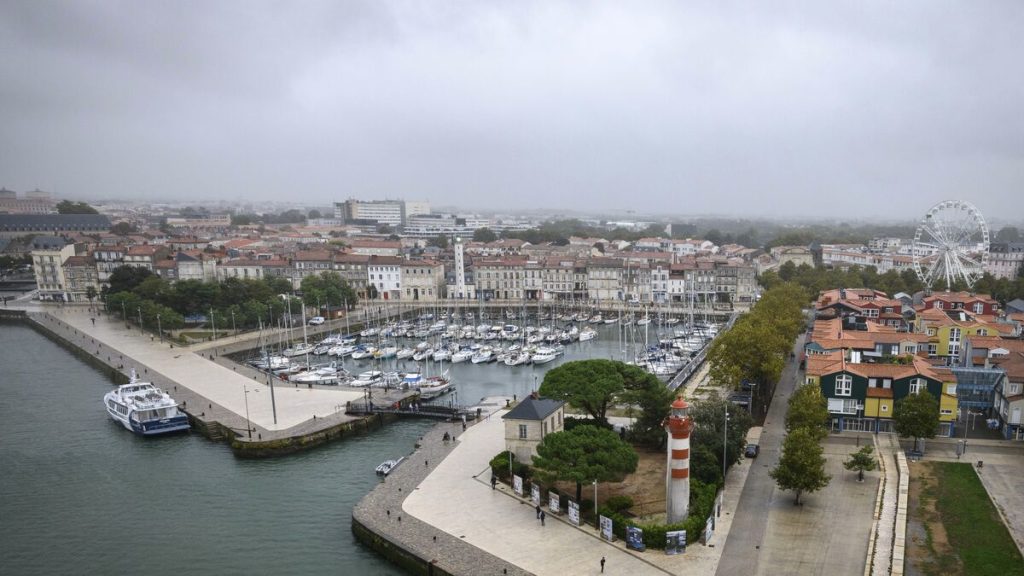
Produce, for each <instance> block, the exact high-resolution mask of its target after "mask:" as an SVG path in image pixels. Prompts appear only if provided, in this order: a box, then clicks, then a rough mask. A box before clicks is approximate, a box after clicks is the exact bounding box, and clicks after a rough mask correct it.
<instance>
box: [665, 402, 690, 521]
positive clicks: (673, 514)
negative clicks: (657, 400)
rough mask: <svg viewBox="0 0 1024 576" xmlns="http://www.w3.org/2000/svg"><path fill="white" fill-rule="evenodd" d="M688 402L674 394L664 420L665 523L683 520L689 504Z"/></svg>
mask: <svg viewBox="0 0 1024 576" xmlns="http://www.w3.org/2000/svg"><path fill="white" fill-rule="evenodd" d="M689 410H690V405H689V404H687V403H686V400H683V396H682V395H679V396H676V400H675V402H673V403H672V412H671V413H670V414H669V416H668V418H667V419H666V420H665V431H666V432H668V471H667V473H666V474H665V499H666V504H667V510H666V512H667V513H668V524H674V523H676V522H682V521H683V520H686V515H687V513H688V509H689V506H690V432H692V431H693V419H692V418H690V415H689Z"/></svg>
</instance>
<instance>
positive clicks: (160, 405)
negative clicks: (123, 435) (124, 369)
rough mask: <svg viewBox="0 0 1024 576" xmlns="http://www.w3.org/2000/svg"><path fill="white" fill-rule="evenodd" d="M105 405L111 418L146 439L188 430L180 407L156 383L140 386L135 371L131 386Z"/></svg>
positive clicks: (114, 394)
mask: <svg viewBox="0 0 1024 576" xmlns="http://www.w3.org/2000/svg"><path fill="white" fill-rule="evenodd" d="M103 404H104V405H105V406H106V408H107V414H109V415H110V417H111V418H113V419H114V420H115V421H117V422H120V423H121V425H122V426H124V427H125V428H127V429H129V430H131V431H132V432H135V433H136V434H139V435H142V436H156V435H158V434H167V433H170V432H180V431H182V430H188V416H187V415H185V414H184V413H183V412H181V411H179V410H178V403H177V402H175V401H174V399H173V398H171V397H170V396H169V395H168V394H167V393H166V392H164V391H163V390H161V389H159V388H157V387H156V386H153V384H152V383H150V382H139V381H138V379H137V378H136V376H135V370H132V377H131V380H130V381H129V382H128V383H127V384H122V385H120V386H118V387H117V388H116V389H114V390H112V391H110V392H107V393H106V394H105V395H104V396H103Z"/></svg>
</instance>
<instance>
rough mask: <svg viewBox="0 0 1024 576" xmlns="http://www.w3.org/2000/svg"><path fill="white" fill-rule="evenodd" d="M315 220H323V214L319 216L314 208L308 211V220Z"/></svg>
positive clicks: (318, 212)
mask: <svg viewBox="0 0 1024 576" xmlns="http://www.w3.org/2000/svg"><path fill="white" fill-rule="evenodd" d="M315 218H323V214H321V213H320V211H319V210H317V209H316V208H314V209H312V210H310V211H309V219H310V220H313V219H315Z"/></svg>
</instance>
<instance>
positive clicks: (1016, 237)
mask: <svg viewBox="0 0 1024 576" xmlns="http://www.w3.org/2000/svg"><path fill="white" fill-rule="evenodd" d="M1019 241H1020V231H1019V230H1017V227H1016V226H1003V227H1002V228H1000V229H999V232H997V233H996V242H1019Z"/></svg>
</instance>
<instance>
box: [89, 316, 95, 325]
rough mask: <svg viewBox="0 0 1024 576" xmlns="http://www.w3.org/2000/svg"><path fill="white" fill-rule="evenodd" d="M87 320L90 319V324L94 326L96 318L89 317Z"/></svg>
mask: <svg viewBox="0 0 1024 576" xmlns="http://www.w3.org/2000/svg"><path fill="white" fill-rule="evenodd" d="M89 320H92V325H93V326H95V325H96V319H95V318H89Z"/></svg>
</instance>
